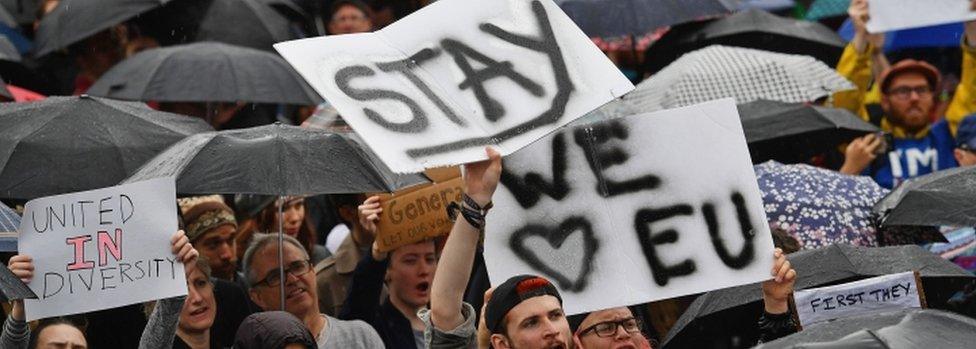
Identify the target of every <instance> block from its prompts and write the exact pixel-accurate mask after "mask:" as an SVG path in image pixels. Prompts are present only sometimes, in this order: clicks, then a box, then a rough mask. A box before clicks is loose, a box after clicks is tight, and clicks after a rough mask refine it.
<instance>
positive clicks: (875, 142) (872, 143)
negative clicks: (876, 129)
mask: <svg viewBox="0 0 976 349" xmlns="http://www.w3.org/2000/svg"><path fill="white" fill-rule="evenodd" d="M871 137H873V138H872V139H871V141H870V142H868V144H867V146H868V148H871V149H874V148H877V147H878V146H879V145H881V137H874V135H871Z"/></svg>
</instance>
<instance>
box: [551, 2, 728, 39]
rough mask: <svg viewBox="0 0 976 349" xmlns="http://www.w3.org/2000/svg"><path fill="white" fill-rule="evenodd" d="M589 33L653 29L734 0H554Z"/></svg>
mask: <svg viewBox="0 0 976 349" xmlns="http://www.w3.org/2000/svg"><path fill="white" fill-rule="evenodd" d="M556 2H557V3H558V4H559V7H561V8H562V9H563V11H564V12H566V14H567V15H569V18H571V19H572V20H573V22H576V25H578V26H579V27H580V29H583V32H584V33H586V35H588V36H590V37H617V36H630V35H644V34H646V33H648V32H651V31H653V30H655V29H658V28H661V27H666V26H669V25H673V24H676V23H682V22H686V21H690V20H695V19H701V18H704V17H708V16H714V15H718V14H725V13H730V12H732V11H733V10H734V9H735V8H736V1H733V0H556Z"/></svg>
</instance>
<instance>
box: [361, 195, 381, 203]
mask: <svg viewBox="0 0 976 349" xmlns="http://www.w3.org/2000/svg"><path fill="white" fill-rule="evenodd" d="M379 202H380V197H379V195H373V196H370V197H369V198H368V199H366V201H364V202H363V203H365V204H372V203H376V204H379Z"/></svg>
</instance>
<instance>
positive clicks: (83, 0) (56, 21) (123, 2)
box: [34, 0, 170, 57]
mask: <svg viewBox="0 0 976 349" xmlns="http://www.w3.org/2000/svg"><path fill="white" fill-rule="evenodd" d="M168 1H170V0H61V1H60V2H59V3H58V5H57V7H55V8H54V10H53V11H51V13H48V14H47V15H45V16H44V18H43V19H41V23H40V25H39V26H38V27H37V33H36V34H35V35H34V45H35V47H34V53H35V55H36V56H38V57H40V56H43V55H46V54H48V53H51V52H54V51H56V50H59V49H62V48H66V47H68V46H69V45H71V44H73V43H76V42H79V41H81V40H84V39H85V38H88V37H89V36H92V35H95V34H96V33H98V32H100V31H102V30H105V29H108V28H111V27H112V26H115V25H117V24H119V23H122V22H125V21H127V20H129V19H132V18H133V17H136V16H138V15H140V14H142V13H145V12H148V11H150V10H152V9H154V8H157V7H159V6H162V5H163V4H165V3H166V2H168Z"/></svg>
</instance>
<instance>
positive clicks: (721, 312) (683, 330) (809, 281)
mask: <svg viewBox="0 0 976 349" xmlns="http://www.w3.org/2000/svg"><path fill="white" fill-rule="evenodd" d="M789 260H790V263H791V264H792V266H793V268H794V269H796V274H797V279H796V289H807V288H813V287H820V286H827V285H833V284H839V283H845V282H850V281H856V280H859V279H864V278H868V277H874V276H880V275H887V274H894V273H901V272H906V271H913V270H917V271H918V272H919V274H920V275H921V277H922V285H923V287H924V289H925V296H926V301H927V302H928V304H929V306H930V307H933V308H939V307H945V306H946V303H947V300H948V299H949V298H950V297H951V296H952V295H953V293H955V292H956V291H958V290H959V289H960V288H961V287H962V286H963V285H964V283H965V282H967V281H968V280H971V279H973V278H976V276H974V275H973V274H971V273H968V272H966V271H965V270H963V269H962V268H960V267H959V266H957V265H955V264H952V262H949V261H947V260H945V259H942V258H941V257H939V256H938V255H935V254H932V253H931V252H928V251H926V250H923V249H922V248H921V247H918V246H915V245H905V246H893V247H874V248H869V247H854V246H850V245H831V246H828V247H824V248H820V249H815V250H805V251H800V252H796V253H793V254H791V255H790V256H789ZM762 311H763V306H762V285H761V284H760V283H754V284H749V285H743V286H738V287H731V288H726V289H721V290H716V291H711V292H708V293H705V294H703V295H701V296H699V297H698V298H697V299H695V301H694V302H692V303H691V306H689V307H688V310H686V311H685V313H684V314H682V315H681V317H680V318H678V321H677V322H676V323H675V325H674V327H672V328H671V330H670V331H669V332H668V336H667V338H665V340H664V346H665V347H669V348H704V347H712V346H713V345H715V344H716V343H726V342H727V341H729V340H730V338H731V337H732V336H738V337H740V341H741V343H755V342H756V340H757V339H758V338H759V332H758V329H757V328H756V322H757V321H758V319H759V316H760V314H762Z"/></svg>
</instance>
